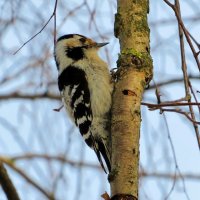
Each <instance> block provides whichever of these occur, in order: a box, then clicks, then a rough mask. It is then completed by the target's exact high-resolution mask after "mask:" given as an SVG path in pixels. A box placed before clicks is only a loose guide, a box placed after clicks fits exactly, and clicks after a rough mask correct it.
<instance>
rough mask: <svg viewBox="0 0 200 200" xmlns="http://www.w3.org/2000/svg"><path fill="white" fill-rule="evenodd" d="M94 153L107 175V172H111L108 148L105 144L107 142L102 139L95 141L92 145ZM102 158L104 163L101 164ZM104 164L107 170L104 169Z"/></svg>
mask: <svg viewBox="0 0 200 200" xmlns="http://www.w3.org/2000/svg"><path fill="white" fill-rule="evenodd" d="M94 151H95V153H96V155H97V158H98V160H99V162H100V164H101V167H102V168H103V170H104V171H105V173H107V171H108V172H110V171H111V155H110V151H109V147H108V144H107V140H104V139H103V138H98V139H96V142H95V145H94ZM102 157H103V159H104V161H105V162H103V159H102ZM104 163H106V166H107V170H106V168H105V164H104Z"/></svg>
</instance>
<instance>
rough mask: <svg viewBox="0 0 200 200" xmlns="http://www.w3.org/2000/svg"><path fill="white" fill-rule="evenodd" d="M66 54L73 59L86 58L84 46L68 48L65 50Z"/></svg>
mask: <svg viewBox="0 0 200 200" xmlns="http://www.w3.org/2000/svg"><path fill="white" fill-rule="evenodd" d="M65 53H66V56H68V57H69V58H71V59H72V60H75V61H78V60H81V59H83V58H84V52H83V48H82V47H73V48H67V49H66V50H65Z"/></svg>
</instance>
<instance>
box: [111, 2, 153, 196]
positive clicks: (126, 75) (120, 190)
mask: <svg viewBox="0 0 200 200" xmlns="http://www.w3.org/2000/svg"><path fill="white" fill-rule="evenodd" d="M148 6H149V5H148V1H147V0H118V11H117V14H116V18H115V36H116V37H117V38H119V41H120V51H121V52H120V56H119V59H118V70H117V72H116V83H115V89H114V94H113V108H112V125H111V132H112V171H111V173H110V175H109V181H110V184H111V192H112V197H113V198H112V199H113V200H114V199H121V200H124V199H129V200H133V199H134V200H137V199H138V179H139V175H138V172H139V169H138V167H139V138H140V125H141V113H140V106H141V100H142V95H143V92H144V89H145V87H146V86H147V85H148V83H149V81H150V80H151V78H152V60H151V57H150V52H149V49H150V48H149V28H148V24H147V13H148Z"/></svg>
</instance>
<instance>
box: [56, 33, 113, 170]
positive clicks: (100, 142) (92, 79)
mask: <svg viewBox="0 0 200 200" xmlns="http://www.w3.org/2000/svg"><path fill="white" fill-rule="evenodd" d="M107 44H108V43H105V42H104V43H97V42H95V41H94V40H92V39H90V38H88V37H86V36H83V35H80V34H67V35H63V36H61V37H59V38H58V39H57V41H56V44H55V49H54V58H55V62H56V66H57V69H58V89H59V91H60V94H61V98H62V102H63V105H64V107H65V110H66V111H67V113H68V116H69V118H71V120H72V121H73V122H74V123H75V125H76V126H77V127H78V129H79V132H80V133H81V135H82V137H83V139H84V140H85V142H86V144H87V145H88V146H89V147H90V148H92V149H93V150H94V152H95V153H96V155H97V158H98V160H99V162H100V165H101V167H102V168H103V170H104V171H105V173H107V172H110V171H111V147H110V145H111V143H110V138H111V136H110V126H111V123H110V110H111V105H112V92H113V81H112V78H111V75H110V72H109V67H108V65H107V63H106V62H104V61H103V60H102V59H101V58H100V57H99V55H98V51H99V49H100V48H101V47H103V46H105V45H107ZM103 160H104V161H103ZM105 166H106V167H105ZM106 168H107V169H106Z"/></svg>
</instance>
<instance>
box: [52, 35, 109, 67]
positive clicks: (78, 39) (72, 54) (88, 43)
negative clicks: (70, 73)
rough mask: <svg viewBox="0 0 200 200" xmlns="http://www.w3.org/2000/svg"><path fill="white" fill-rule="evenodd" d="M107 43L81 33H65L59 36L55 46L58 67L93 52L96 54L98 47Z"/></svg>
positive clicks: (86, 56)
mask: <svg viewBox="0 0 200 200" xmlns="http://www.w3.org/2000/svg"><path fill="white" fill-rule="evenodd" d="M106 44H108V43H97V42H95V41H93V40H92V39H90V38H87V37H85V36H83V35H79V34H68V35H63V36H61V37H59V38H58V40H57V42H56V47H55V59H56V64H57V67H58V68H60V67H62V66H59V65H70V64H72V63H75V62H77V61H80V60H82V59H84V58H88V57H89V56H90V55H93V54H95V56H96V54H97V51H98V49H99V48H100V47H103V46H105V45H106ZM65 67H66V66H65Z"/></svg>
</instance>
